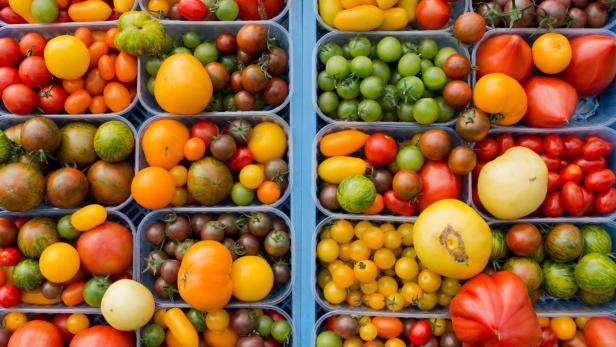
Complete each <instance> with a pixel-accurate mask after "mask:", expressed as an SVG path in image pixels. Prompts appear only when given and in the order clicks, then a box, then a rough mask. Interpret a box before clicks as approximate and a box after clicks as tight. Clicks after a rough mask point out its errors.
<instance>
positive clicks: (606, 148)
mask: <svg viewBox="0 0 616 347" xmlns="http://www.w3.org/2000/svg"><path fill="white" fill-rule="evenodd" d="M610 153H612V144H611V143H609V142H607V141H605V140H603V139H599V138H597V139H593V140H591V141H588V142H586V143H585V144H584V147H583V148H582V154H583V155H584V158H586V159H597V158H600V157H604V156H606V155H608V154H610Z"/></svg>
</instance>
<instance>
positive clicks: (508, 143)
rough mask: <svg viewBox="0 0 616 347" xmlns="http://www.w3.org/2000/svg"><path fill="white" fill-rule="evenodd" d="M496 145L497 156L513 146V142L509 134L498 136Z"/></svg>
mask: <svg viewBox="0 0 616 347" xmlns="http://www.w3.org/2000/svg"><path fill="white" fill-rule="evenodd" d="M496 143H497V144H498V154H499V155H501V154H503V153H505V152H506V151H507V150H508V149H509V148H511V147H513V146H515V140H514V139H513V136H511V134H500V135H498V136H497V137H496Z"/></svg>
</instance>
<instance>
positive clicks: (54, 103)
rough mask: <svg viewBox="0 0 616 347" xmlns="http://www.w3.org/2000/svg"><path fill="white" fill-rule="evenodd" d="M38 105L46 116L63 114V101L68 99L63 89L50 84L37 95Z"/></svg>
mask: <svg viewBox="0 0 616 347" xmlns="http://www.w3.org/2000/svg"><path fill="white" fill-rule="evenodd" d="M38 97H39V99H38V105H39V107H40V108H41V109H42V110H43V112H45V113H46V114H59V113H64V101H66V98H67V97H68V94H66V91H65V90H64V88H62V87H60V86H58V85H55V84H50V85H48V86H46V87H44V88H42V89H41V90H40V91H39V93H38Z"/></svg>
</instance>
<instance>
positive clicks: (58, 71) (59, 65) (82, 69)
mask: <svg viewBox="0 0 616 347" xmlns="http://www.w3.org/2000/svg"><path fill="white" fill-rule="evenodd" d="M101 2H102V1H101ZM83 3H85V2H79V3H77V4H83ZM72 6H74V5H72ZM43 55H44V57H45V66H47V69H48V70H49V72H50V73H51V74H52V75H54V76H56V77H58V78H60V79H67V80H74V79H77V78H79V77H81V76H83V75H84V74H85V73H86V72H87V71H88V67H89V66H90V53H89V52H88V48H87V47H86V45H85V44H84V43H83V41H81V40H80V39H78V38H76V37H75V36H71V35H60V36H56V37H54V38H53V39H51V40H49V41H47V44H46V45H45V51H44V52H43Z"/></svg>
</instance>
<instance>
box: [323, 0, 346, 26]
mask: <svg viewBox="0 0 616 347" xmlns="http://www.w3.org/2000/svg"><path fill="white" fill-rule="evenodd" d="M340 11H342V6H341V5H340V0H319V15H320V16H321V19H323V21H324V22H325V24H327V25H329V26H333V25H334V17H335V16H336V14H337V13H338V12H340Z"/></svg>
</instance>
